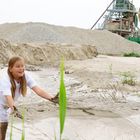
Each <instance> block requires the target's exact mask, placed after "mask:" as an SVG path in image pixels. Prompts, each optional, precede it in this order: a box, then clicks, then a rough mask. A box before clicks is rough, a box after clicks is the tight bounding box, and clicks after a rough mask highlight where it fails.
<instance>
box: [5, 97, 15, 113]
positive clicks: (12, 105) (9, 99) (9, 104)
mask: <svg viewBox="0 0 140 140" xmlns="http://www.w3.org/2000/svg"><path fill="white" fill-rule="evenodd" d="M5 97H6V101H7V104H8V107H10V108H11V109H12V110H13V111H14V100H13V98H12V96H10V95H6V96H5Z"/></svg>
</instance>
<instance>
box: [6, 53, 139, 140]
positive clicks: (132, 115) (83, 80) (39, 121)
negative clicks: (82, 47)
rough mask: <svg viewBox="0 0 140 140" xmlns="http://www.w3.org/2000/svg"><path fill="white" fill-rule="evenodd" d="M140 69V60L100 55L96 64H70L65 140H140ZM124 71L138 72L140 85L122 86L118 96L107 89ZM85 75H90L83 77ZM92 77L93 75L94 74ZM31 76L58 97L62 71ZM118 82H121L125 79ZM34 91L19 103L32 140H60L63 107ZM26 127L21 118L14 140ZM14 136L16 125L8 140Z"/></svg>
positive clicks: (42, 70) (90, 61) (48, 69)
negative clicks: (59, 109)
mask: <svg viewBox="0 0 140 140" xmlns="http://www.w3.org/2000/svg"><path fill="white" fill-rule="evenodd" d="M110 64H112V70H111V71H110V69H109V68H108V66H109V65H110ZM138 64H139V59H138V58H124V57H111V56H100V55H99V56H98V57H97V58H94V59H88V60H83V61H82V60H81V61H80V60H79V61H78V60H76V61H66V62H65V66H66V71H67V72H69V74H65V84H66V89H67V99H68V105H67V117H66V123H65V129H64V133H63V139H64V140H77V139H78V140H122V139H123V140H139V138H140V133H139V132H140V123H139V122H140V110H139V108H140V97H139V88H138V87H139V86H138V85H139V79H140V75H139V72H140V66H139V65H138ZM78 66H79V67H78ZM136 66H137V67H136ZM34 67H35V66H34ZM124 71H131V72H134V73H136V78H137V84H136V86H134V87H132V86H127V85H121V84H120V85H121V86H122V87H123V88H121V90H117V91H116V92H117V93H118V94H116V92H112V90H113V89H112V88H110V89H106V88H105V86H104V84H103V83H104V80H105V81H108V83H109V81H114V80H113V78H114V77H116V75H117V74H118V73H119V72H124ZM83 72H84V74H86V75H85V76H84V75H83V76H81V74H83ZM88 72H89V73H90V74H91V75H88ZM30 74H31V75H32V76H33V77H34V79H36V80H37V81H38V84H39V85H40V86H41V87H42V88H44V89H45V90H47V91H48V92H49V93H51V94H53V95H55V94H56V92H57V91H58V88H59V70H58V67H43V68H42V67H40V71H30ZM92 75H93V76H92ZM94 75H98V76H97V77H96V79H95V78H93V77H94ZM110 75H111V76H110ZM100 76H101V77H102V78H101V77H100ZM118 77H119V75H118ZM100 78H101V79H102V81H101V82H100V84H99V83H98V82H97V83H96V82H95V81H100V80H101V79H100ZM111 78H112V79H111ZM117 80H118V82H120V80H119V78H117ZM89 81H90V82H89ZM115 82H117V81H115ZM99 85H100V86H99ZM136 87H137V88H136ZM105 89H106V92H104V90H105ZM134 89H135V90H134ZM136 89H137V90H136ZM28 92H29V94H28V96H27V97H25V98H24V99H22V98H21V99H20V100H19V101H18V102H17V105H18V108H19V109H20V110H21V108H22V106H23V105H24V106H25V107H26V119H25V135H26V139H27V140H53V139H54V136H55V135H56V137H57V140H59V119H58V105H54V104H53V103H51V102H49V101H46V100H44V99H41V98H40V97H38V96H37V95H36V94H33V93H32V92H31V91H30V90H29V91H28ZM110 92H111V94H112V95H114V93H115V97H116V100H113V99H111V98H110V96H109V94H108V93H110ZM122 93H123V94H122ZM102 94H104V95H105V96H104V97H103V96H102ZM120 95H121V96H120ZM122 95H123V96H122ZM21 128H22V127H21V120H19V119H16V118H15V121H14V129H13V134H14V135H13V140H17V139H20V137H21ZM9 133H10V125H9V128H8V132H7V140H8V139H9Z"/></svg>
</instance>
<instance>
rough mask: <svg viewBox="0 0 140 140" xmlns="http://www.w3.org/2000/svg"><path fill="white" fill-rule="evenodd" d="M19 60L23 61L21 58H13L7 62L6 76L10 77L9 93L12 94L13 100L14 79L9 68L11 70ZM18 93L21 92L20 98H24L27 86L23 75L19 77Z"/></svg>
mask: <svg viewBox="0 0 140 140" xmlns="http://www.w3.org/2000/svg"><path fill="white" fill-rule="evenodd" d="M20 60H22V61H24V59H23V58H22V57H19V56H14V57H12V58H11V59H10V60H9V62H8V75H9V77H10V82H11V93H12V97H13V98H14V97H15V91H16V83H15V80H14V77H13V75H12V73H11V72H10V68H12V67H13V66H14V64H15V63H16V62H17V61H20ZM20 91H21V94H22V96H25V95H26V92H27V84H26V78H25V74H24V75H23V76H22V77H21V80H20Z"/></svg>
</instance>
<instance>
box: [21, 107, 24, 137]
mask: <svg viewBox="0 0 140 140" xmlns="http://www.w3.org/2000/svg"><path fill="white" fill-rule="evenodd" d="M24 120H25V109H24V110H23V111H22V135H21V140H25V128H24V122H25V121H24Z"/></svg>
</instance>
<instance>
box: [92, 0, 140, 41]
mask: <svg viewBox="0 0 140 140" xmlns="http://www.w3.org/2000/svg"><path fill="white" fill-rule="evenodd" d="M106 13H107V14H106ZM103 16H104V21H103V23H102V25H101V28H102V29H106V30H109V31H111V32H113V33H117V34H119V35H121V36H123V37H125V38H129V39H130V38H131V39H132V38H133V39H134V38H139V37H140V33H139V28H138V22H139V20H140V9H139V10H136V8H135V6H134V4H133V1H132V0H131V1H130V0H113V1H112V2H111V3H110V4H109V6H108V7H107V8H106V9H105V11H104V12H103V13H102V15H101V16H100V17H99V19H98V20H97V21H96V22H95V24H94V25H93V26H92V27H91V29H93V28H94V27H95V25H96V24H97V23H98V22H99V20H100V19H101V18H102V17H103ZM131 39H130V40H131ZM133 39H132V41H133ZM139 39H140V38H139Z"/></svg>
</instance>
